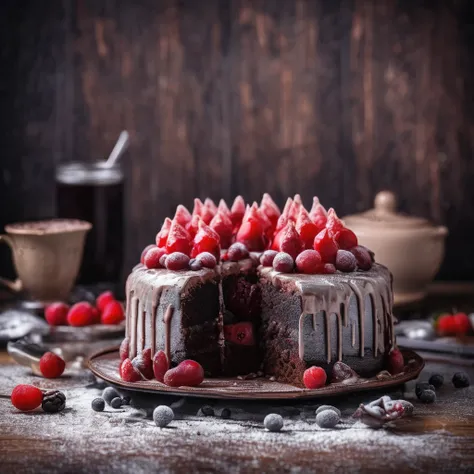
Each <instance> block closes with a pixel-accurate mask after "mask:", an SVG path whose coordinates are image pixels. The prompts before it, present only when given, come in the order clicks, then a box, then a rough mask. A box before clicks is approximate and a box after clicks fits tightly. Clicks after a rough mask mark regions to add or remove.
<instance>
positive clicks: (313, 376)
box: [303, 365, 327, 390]
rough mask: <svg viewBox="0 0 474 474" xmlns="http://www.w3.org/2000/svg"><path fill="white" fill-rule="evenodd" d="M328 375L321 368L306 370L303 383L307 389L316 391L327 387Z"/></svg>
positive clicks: (314, 367)
mask: <svg viewBox="0 0 474 474" xmlns="http://www.w3.org/2000/svg"><path fill="white" fill-rule="evenodd" d="M326 380H327V375H326V372H325V371H324V369H322V368H321V367H316V366H314V365H313V367H310V368H309V369H306V370H305V371H304V374H303V383H304V386H305V387H306V388H309V389H312V390H314V389H316V388H321V387H324V385H326Z"/></svg>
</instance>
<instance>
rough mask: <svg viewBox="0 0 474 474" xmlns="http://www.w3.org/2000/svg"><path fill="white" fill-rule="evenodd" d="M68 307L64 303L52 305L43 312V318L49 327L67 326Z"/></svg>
mask: <svg viewBox="0 0 474 474" xmlns="http://www.w3.org/2000/svg"><path fill="white" fill-rule="evenodd" d="M68 312H69V306H68V305H67V304H65V303H61V302H57V303H52V304H50V305H48V306H47V307H46V309H45V310H44V317H45V319H46V321H47V322H48V324H49V325H51V326H63V325H66V324H67V314H68Z"/></svg>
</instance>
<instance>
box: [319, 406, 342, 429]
mask: <svg viewBox="0 0 474 474" xmlns="http://www.w3.org/2000/svg"><path fill="white" fill-rule="evenodd" d="M340 419H341V418H340V416H339V415H338V414H337V413H336V412H335V411H334V410H323V411H321V412H320V413H318V414H317V415H316V423H317V425H318V426H320V427H321V428H334V427H335V426H336V425H337V424H338V423H339V421H340Z"/></svg>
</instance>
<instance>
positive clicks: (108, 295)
mask: <svg viewBox="0 0 474 474" xmlns="http://www.w3.org/2000/svg"><path fill="white" fill-rule="evenodd" d="M111 301H115V296H114V294H113V293H112V292H111V291H104V292H103V293H101V294H100V295H99V296H98V297H97V299H96V300H95V306H96V308H97V309H98V310H99V311H100V312H101V313H102V311H104V308H105V307H106V306H107V304H108V303H110V302H111Z"/></svg>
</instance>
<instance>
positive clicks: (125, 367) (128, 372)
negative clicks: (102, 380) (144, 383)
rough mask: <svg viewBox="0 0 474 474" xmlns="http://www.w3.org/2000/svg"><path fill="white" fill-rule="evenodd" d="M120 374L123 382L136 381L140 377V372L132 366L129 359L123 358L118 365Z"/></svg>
mask: <svg viewBox="0 0 474 474" xmlns="http://www.w3.org/2000/svg"><path fill="white" fill-rule="evenodd" d="M120 376H121V377H122V379H123V380H125V382H138V381H139V380H141V379H142V376H141V375H140V372H139V371H138V370H137V369H136V368H135V367H134V366H133V364H132V361H131V360H130V359H128V358H127V359H125V360H124V361H122V363H121V365H120Z"/></svg>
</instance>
